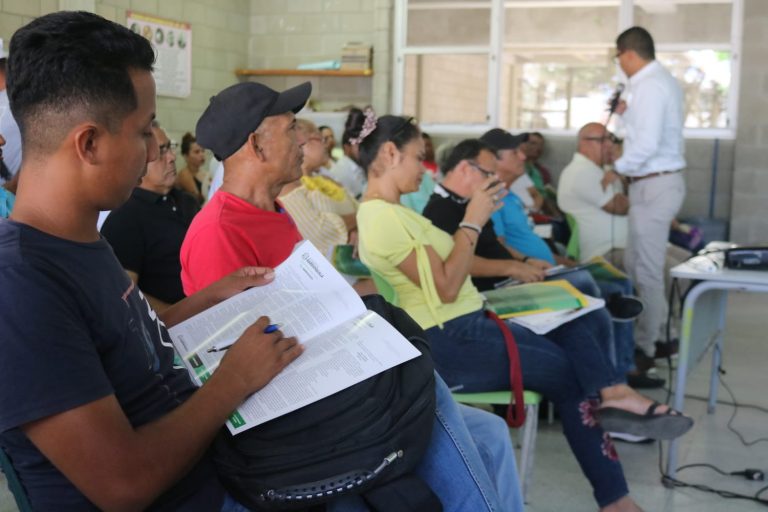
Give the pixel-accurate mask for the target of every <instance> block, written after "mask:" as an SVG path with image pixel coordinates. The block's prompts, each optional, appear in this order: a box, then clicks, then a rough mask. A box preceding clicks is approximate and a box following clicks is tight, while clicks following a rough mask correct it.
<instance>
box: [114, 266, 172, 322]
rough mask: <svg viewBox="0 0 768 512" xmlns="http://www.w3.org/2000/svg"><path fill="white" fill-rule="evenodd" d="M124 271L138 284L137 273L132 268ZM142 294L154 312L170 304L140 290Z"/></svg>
mask: <svg viewBox="0 0 768 512" xmlns="http://www.w3.org/2000/svg"><path fill="white" fill-rule="evenodd" d="M125 273H126V274H128V277H130V278H131V281H133V282H134V284H136V285H137V286H138V284H139V274H138V273H137V272H134V271H133V270H128V269H125ZM141 293H142V295H144V298H145V299H147V302H149V305H150V306H152V309H154V310H155V312H156V313H162V312H163V311H165V310H166V309H168V308H169V307H170V306H171V305H170V304H168V303H167V302H164V301H162V300H160V299H158V298H157V297H155V296H154V295H150V294H148V293H146V292H145V291H144V290H142V291H141Z"/></svg>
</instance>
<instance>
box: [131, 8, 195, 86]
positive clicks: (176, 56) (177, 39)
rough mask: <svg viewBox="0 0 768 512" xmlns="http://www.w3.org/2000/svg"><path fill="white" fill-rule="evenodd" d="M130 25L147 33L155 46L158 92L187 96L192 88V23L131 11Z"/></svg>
mask: <svg viewBox="0 0 768 512" xmlns="http://www.w3.org/2000/svg"><path fill="white" fill-rule="evenodd" d="M126 26H127V27H128V28H129V29H131V30H132V31H133V32H136V33H137V34H140V35H142V36H144V37H145V38H146V39H147V40H148V41H149V42H150V43H151V44H152V47H153V48H154V49H155V54H156V55H157V59H156V61H155V71H154V73H153V75H154V77H155V83H156V85H157V94H158V96H173V97H176V98H186V97H188V96H189V94H190V93H191V91H192V27H191V26H190V24H189V23H184V22H181V21H173V20H167V19H164V18H158V17H156V16H148V15H145V14H139V13H136V12H132V11H128V12H127V15H126Z"/></svg>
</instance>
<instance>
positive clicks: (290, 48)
mask: <svg viewBox="0 0 768 512" xmlns="http://www.w3.org/2000/svg"><path fill="white" fill-rule="evenodd" d="M250 6H251V15H250V38H249V45H248V54H249V58H248V67H249V68H255V69H259V68H295V67H296V66H297V65H298V64H302V63H308V62H317V61H325V60H330V59H339V58H341V49H342V47H343V46H344V45H345V44H346V43H348V42H360V43H365V44H370V45H373V51H374V53H373V72H374V75H373V77H372V78H353V79H349V78H345V79H338V78H334V79H330V80H328V79H317V78H315V79H312V82H313V84H312V85H313V90H314V93H313V96H315V97H322V99H323V107H324V108H330V109H334V108H340V107H343V106H345V105H347V104H349V103H356V104H358V105H359V104H360V103H362V102H363V101H365V103H368V102H370V103H371V104H372V105H373V107H374V108H375V109H376V111H377V112H385V111H387V110H388V109H389V104H390V83H389V82H390V75H391V69H392V42H391V32H392V11H393V8H392V6H393V1H392V0H291V1H289V2H285V1H283V0H251V2H250ZM306 79H307V78H304V77H302V78H301V80H295V79H294V78H290V79H284V78H278V79H274V78H270V79H263V78H261V77H259V78H257V80H259V81H262V82H264V83H269V84H270V85H273V84H274V85H276V86H288V85H292V84H294V83H297V82H300V81H304V80H306ZM347 98H348V99H347ZM366 99H367V101H366ZM362 106H364V104H363V105H362Z"/></svg>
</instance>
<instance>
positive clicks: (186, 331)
mask: <svg viewBox="0 0 768 512" xmlns="http://www.w3.org/2000/svg"><path fill="white" fill-rule="evenodd" d="M263 315H267V316H269V318H270V320H271V322H272V323H273V324H279V325H280V328H281V330H282V332H283V333H284V334H285V335H286V336H296V337H297V338H298V340H299V341H300V342H301V343H302V344H304V346H305V351H304V353H303V354H302V355H301V356H300V357H299V358H298V359H296V360H295V361H293V362H292V363H291V364H290V365H288V367H287V368H285V369H284V370H283V371H282V372H281V373H280V374H279V375H277V376H276V377H275V378H274V379H273V380H272V381H271V382H270V383H269V384H267V385H266V386H265V387H264V388H262V389H261V390H259V391H258V392H256V393H254V394H253V395H251V396H250V397H249V398H248V399H247V400H246V401H245V402H244V403H243V404H242V405H241V406H240V407H239V408H238V409H237V411H235V412H234V413H233V414H232V416H231V417H230V419H229V421H228V422H227V427H228V428H229V430H230V432H232V433H233V434H237V433H239V432H242V431H244V430H247V429H249V428H252V427H255V426H256V425H259V424H261V423H264V422H267V421H269V420H271V419H274V418H277V417H279V416H282V415H284V414H287V413H289V412H291V411H295V410H296V409H299V408H301V407H303V406H305V405H308V404H311V403H313V402H316V401H318V400H320V399H322V398H325V397H327V396H329V395H332V394H334V393H336V392H338V391H341V390H343V389H346V388H348V387H350V386H352V385H354V384H357V383H358V382H361V381H363V380H365V379H367V378H369V377H372V376H374V375H376V374H378V373H381V372H383V371H385V370H388V369H389V368H392V367H394V366H396V365H398V364H401V363H404V362H405V361H408V360H410V359H413V358H415V357H417V356H419V355H421V353H420V352H419V351H418V350H417V349H416V348H415V347H414V346H413V345H411V343H410V342H409V341H408V340H407V339H405V338H404V337H403V336H402V335H401V334H400V333H399V332H398V331H397V330H396V329H395V328H394V327H392V326H391V325H390V324H389V323H388V322H387V321H386V320H384V319H383V318H381V317H380V316H379V315H378V314H376V313H374V312H372V311H368V310H366V309H365V306H364V304H363V301H362V300H360V297H359V296H358V295H357V293H356V292H355V291H354V290H353V289H352V287H351V286H350V285H349V284H348V283H347V282H346V281H345V280H344V278H343V277H342V276H341V275H340V274H339V273H338V272H337V271H336V270H335V269H334V268H333V266H332V265H331V263H330V262H329V261H328V260H327V259H326V258H324V257H323V256H322V254H320V252H318V250H317V249H316V248H315V247H314V246H313V245H312V244H311V243H310V242H307V241H304V242H301V243H300V244H298V245H297V246H296V249H295V250H294V252H293V254H291V256H290V257H289V258H288V259H287V260H285V261H284V262H283V263H282V264H280V265H279V266H278V267H277V268H276V269H275V279H274V281H273V282H271V283H269V284H268V285H266V286H260V287H256V288H251V289H250V290H247V291H244V292H242V293H240V294H238V295H236V296H234V297H232V298H230V299H228V300H226V301H224V302H222V303H220V304H218V305H216V306H214V307H212V308H210V309H208V310H206V311H203V312H202V313H200V314H198V315H195V316H193V317H192V318H190V319H188V320H186V321H184V322H182V323H180V324H178V325H176V326H175V327H173V328H172V329H170V330H169V333H170V335H171V339H172V340H173V344H174V346H175V348H176V351H177V352H178V353H179V355H180V357H181V358H182V360H183V361H184V364H185V365H186V367H187V369H188V370H189V371H190V374H191V375H192V378H193V379H194V380H195V382H196V383H197V384H198V385H201V384H202V383H203V382H205V381H206V380H207V379H208V378H209V377H210V376H211V374H212V373H213V372H214V371H216V368H217V367H218V365H219V362H220V361H221V358H222V357H223V356H224V354H225V353H226V352H225V351H224V350H223V349H225V348H226V347H227V346H229V345H231V344H232V343H234V342H235V341H236V340H237V339H238V338H239V337H240V335H241V334H242V333H243V331H244V330H245V329H246V328H247V327H248V326H250V325H251V324H252V323H253V322H255V321H256V319H258V318H259V317H260V316H263ZM211 349H216V350H215V351H212V350H211Z"/></svg>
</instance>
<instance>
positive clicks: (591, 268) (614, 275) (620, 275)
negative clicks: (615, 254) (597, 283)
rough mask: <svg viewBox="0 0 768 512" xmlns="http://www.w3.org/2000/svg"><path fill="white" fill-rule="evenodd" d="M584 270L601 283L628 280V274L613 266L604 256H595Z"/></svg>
mask: <svg viewBox="0 0 768 512" xmlns="http://www.w3.org/2000/svg"><path fill="white" fill-rule="evenodd" d="M584 268H585V269H586V270H587V272H589V273H590V274H591V275H592V277H594V278H595V279H599V280H601V281H610V280H612V279H627V274H625V273H624V272H622V271H621V270H619V269H618V268H616V267H614V266H613V265H611V263H610V262H609V261H608V260H606V259H605V258H604V257H602V256H595V257H594V258H592V259H591V260H589V261H588V262H587V263H586V264H585V265H584Z"/></svg>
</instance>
